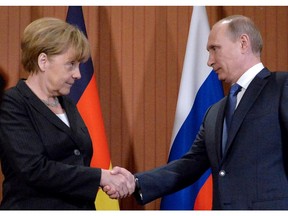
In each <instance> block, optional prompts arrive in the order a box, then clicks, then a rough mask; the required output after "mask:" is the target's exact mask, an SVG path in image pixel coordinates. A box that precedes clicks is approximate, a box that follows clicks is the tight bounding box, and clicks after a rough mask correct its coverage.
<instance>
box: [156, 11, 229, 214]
mask: <svg viewBox="0 0 288 216" xmlns="http://www.w3.org/2000/svg"><path fill="white" fill-rule="evenodd" d="M209 32H210V28H209V23H208V18H207V13H206V8H205V7H204V6H194V7H193V12H192V18H191V23H190V29H189V35H188V41H187V46H186V54H185V59H184V65H183V70H182V77H181V83H180V89H179V95H178V101H177V107H176V114H175V121H174V128H173V134H172V139H171V140H172V142H171V149H170V153H169V159H168V162H170V161H173V160H176V159H178V158H180V157H181V156H183V155H184V154H185V153H186V152H187V151H188V150H189V149H190V147H191V145H192V144H193V142H194V139H195V138H196V135H197V132H198V130H199V128H200V125H201V122H202V120H203V117H204V114H205V112H206V110H207V109H208V107H209V106H211V105H212V104H214V103H216V102H217V101H219V100H220V99H221V98H222V97H223V96H224V94H223V87H222V83H221V82H220V81H219V80H218V78H217V75H216V73H215V72H214V71H213V70H211V68H209V67H208V66H207V61H208V52H207V50H206V44H207V40H208V35H209ZM211 207H212V181H211V171H210V170H207V171H206V173H205V174H204V175H203V176H202V177H201V178H200V179H199V180H198V181H197V182H196V183H194V184H193V185H191V186H189V187H187V188H185V189H183V190H181V191H178V192H176V193H173V194H171V195H168V196H165V197H163V198H162V200H161V209H162V210H191V209H211Z"/></svg>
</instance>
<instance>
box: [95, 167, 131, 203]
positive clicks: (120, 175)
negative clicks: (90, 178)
mask: <svg viewBox="0 0 288 216" xmlns="http://www.w3.org/2000/svg"><path fill="white" fill-rule="evenodd" d="M100 186H101V187H102V190H103V191H104V192H105V193H106V194H107V195H108V196H109V197H110V198H111V199H122V198H125V197H128V196H130V195H131V194H133V193H134V191H135V178H134V175H132V174H131V173H130V172H129V171H128V170H126V169H125V168H121V167H117V166H116V167H114V168H113V169H112V170H104V169H102V175H101V180H100Z"/></svg>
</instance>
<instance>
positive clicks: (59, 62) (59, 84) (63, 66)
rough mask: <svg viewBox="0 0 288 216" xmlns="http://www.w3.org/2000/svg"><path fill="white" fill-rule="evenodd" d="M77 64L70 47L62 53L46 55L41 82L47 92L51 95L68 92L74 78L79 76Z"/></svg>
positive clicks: (78, 63)
mask: <svg viewBox="0 0 288 216" xmlns="http://www.w3.org/2000/svg"><path fill="white" fill-rule="evenodd" d="M40 55H41V54H40ZM44 55H45V54H44ZM40 61H41V60H40ZM79 65H80V62H78V61H76V60H75V55H74V50H73V49H71V48H69V49H68V50H67V51H66V52H65V53H63V54H59V55H55V56H51V57H47V56H46V62H45V69H44V71H42V72H44V73H43V80H42V84H43V85H44V86H45V88H46V90H47V92H48V93H49V94H51V95H53V96H58V95H67V94H69V92H70V89H71V87H72V85H73V84H74V82H75V80H77V79H80V78H81V74H80V69H79Z"/></svg>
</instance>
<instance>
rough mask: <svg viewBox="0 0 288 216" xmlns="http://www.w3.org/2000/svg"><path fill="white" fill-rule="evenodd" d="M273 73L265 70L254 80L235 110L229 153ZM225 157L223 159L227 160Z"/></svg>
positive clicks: (229, 135) (229, 140) (230, 133)
mask: <svg viewBox="0 0 288 216" xmlns="http://www.w3.org/2000/svg"><path fill="white" fill-rule="evenodd" d="M270 74H271V72H269V71H268V70H267V69H266V68H264V69H263V70H262V71H261V72H260V73H259V74H257V76H256V77H255V78H254V79H253V80H252V82H251V83H250V85H249V86H248V88H247V90H246V92H245V93H244V95H243V97H242V99H241V101H240V103H239V105H238V107H237V109H236V110H235V113H234V116H233V119H232V123H231V126H230V127H231V128H230V130H229V132H228V139H227V151H226V153H228V152H229V149H230V148H231V144H232V142H233V140H234V138H235V136H236V134H237V132H238V130H239V128H240V126H241V124H242V122H243V120H244V119H245V116H246V115H247V113H248V112H249V110H250V108H251V107H252V106H253V104H254V102H255V100H256V99H257V98H258V96H259V94H260V93H261V91H262V90H263V88H264V86H265V85H266V84H267V82H268V79H265V78H266V77H268V76H270ZM222 122H223V121H222ZM226 155H227V154H225V155H224V157H223V159H225V156H226Z"/></svg>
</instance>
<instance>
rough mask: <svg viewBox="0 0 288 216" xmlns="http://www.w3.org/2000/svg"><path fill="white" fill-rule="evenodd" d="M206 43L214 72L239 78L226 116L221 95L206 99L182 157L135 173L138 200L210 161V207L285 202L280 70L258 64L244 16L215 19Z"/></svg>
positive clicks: (183, 180) (179, 183)
mask: <svg viewBox="0 0 288 216" xmlns="http://www.w3.org/2000/svg"><path fill="white" fill-rule="evenodd" d="M207 50H208V52H209V59H208V65H209V66H211V67H212V68H213V69H214V70H215V72H216V73H217V74H218V77H219V79H220V80H222V81H225V82H226V83H229V84H231V86H232V85H233V86H235V85H234V84H237V85H239V86H240V88H239V89H238V92H236V93H234V94H233V96H234V99H235V102H236V108H235V107H234V108H233V111H232V112H234V114H233V113H232V114H233V116H232V117H230V116H228V113H229V112H230V111H228V106H229V107H230V104H232V102H231V101H230V100H229V99H228V96H227V97H225V98H224V99H222V100H221V101H219V102H217V103H216V104H214V105H213V106H211V107H210V108H209V109H208V110H207V113H206V115H205V117H204V119H203V123H202V125H201V127H200V130H199V132H198V135H197V137H196V139H195V141H194V143H193V145H192V147H191V149H190V150H189V151H188V152H187V153H186V154H185V155H184V156H183V157H182V158H180V159H179V160H176V161H173V162H171V163H169V164H167V165H165V166H162V167H159V168H156V169H154V170H151V171H146V172H142V173H138V174H136V175H135V177H136V191H135V194H136V195H137V199H138V201H139V202H140V203H141V204H146V203H148V202H150V201H152V200H154V199H156V198H159V197H162V196H164V195H167V194H170V193H172V192H175V191H177V190H180V189H182V188H184V187H186V186H188V185H190V184H193V183H194V182H195V181H196V180H197V179H198V178H199V177H200V176H201V175H202V174H203V173H204V172H205V171H206V170H207V169H208V168H209V167H211V170H212V176H213V209H288V179H287V177H288V176H287V168H288V163H287V159H286V158H288V157H287V147H288V142H287V134H288V133H287V132H288V112H287V109H288V86H287V85H288V84H287V78H288V75H287V73H271V72H270V71H269V70H268V69H267V68H265V67H264V66H263V64H262V63H261V59H260V54H261V50H262V38H261V35H260V33H259V31H258V30H257V28H256V27H255V26H254V23H253V22H252V21H251V20H250V19H249V18H247V17H244V16H238V15H237V16H230V17H227V18H224V19H222V20H220V21H219V22H217V23H216V24H215V25H214V26H213V28H212V30H211V32H210V35H209V38H208V43H207ZM236 99H237V100H236ZM234 110H235V111H234ZM230 118H231V119H232V120H231V122H230V121H229V119H230ZM124 172H125V170H124V169H121V168H115V169H114V171H113V173H114V174H115V173H124ZM105 189H106V190H107V188H105ZM107 193H108V194H110V196H111V197H112V198H113V197H114V198H117V196H116V194H114V192H113V191H112V190H111V191H108V190H107Z"/></svg>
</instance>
